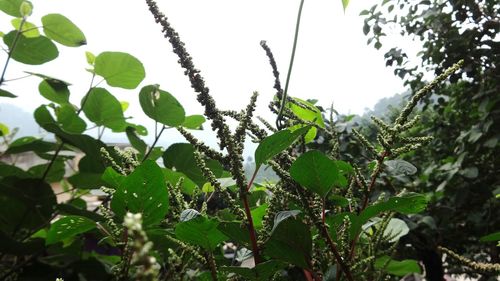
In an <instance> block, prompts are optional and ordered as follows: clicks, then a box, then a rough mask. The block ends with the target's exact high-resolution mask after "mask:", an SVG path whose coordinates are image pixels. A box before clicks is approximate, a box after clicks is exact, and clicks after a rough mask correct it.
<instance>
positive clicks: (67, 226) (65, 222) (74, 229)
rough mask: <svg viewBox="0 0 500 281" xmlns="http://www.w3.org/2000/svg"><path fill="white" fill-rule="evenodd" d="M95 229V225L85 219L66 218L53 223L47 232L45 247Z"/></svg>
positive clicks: (77, 217)
mask: <svg viewBox="0 0 500 281" xmlns="http://www.w3.org/2000/svg"><path fill="white" fill-rule="evenodd" d="M95 227H96V223H95V222H94V221H92V220H90V219H88V218H86V217H80V216H67V217H64V218H61V219H59V220H57V221H56V222H54V223H53V224H52V225H51V226H50V229H49V231H48V232H47V240H46V241H45V243H46V244H47V245H50V244H54V243H57V242H60V241H63V240H65V239H68V238H71V237H74V236H75V235H78V234H81V233H85V232H87V231H89V230H92V229H94V228H95Z"/></svg>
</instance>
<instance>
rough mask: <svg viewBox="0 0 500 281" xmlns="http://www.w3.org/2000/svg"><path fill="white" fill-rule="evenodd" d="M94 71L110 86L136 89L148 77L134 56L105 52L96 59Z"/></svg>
mask: <svg viewBox="0 0 500 281" xmlns="http://www.w3.org/2000/svg"><path fill="white" fill-rule="evenodd" d="M94 71H95V73H96V74H97V75H100V76H102V77H103V78H104V79H105V80H106V82H107V83H108V85H110V86H112V87H120V88H124V89H135V88H136V87H137V86H139V84H140V83H141V82H142V80H143V79H144V77H145V76H146V72H145V70H144V66H143V65H142V63H141V62H140V61H139V60H138V59H137V58H135V57H134V56H132V55H129V54H127V53H122V52H103V53H101V54H99V55H98V56H97V57H96V58H95V62H94Z"/></svg>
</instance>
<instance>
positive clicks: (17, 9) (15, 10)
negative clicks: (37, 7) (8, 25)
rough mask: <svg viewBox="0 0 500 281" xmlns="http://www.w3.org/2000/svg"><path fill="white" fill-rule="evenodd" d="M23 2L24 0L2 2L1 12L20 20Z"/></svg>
mask: <svg viewBox="0 0 500 281" xmlns="http://www.w3.org/2000/svg"><path fill="white" fill-rule="evenodd" d="M23 2H24V0H0V10H1V11H2V12H4V13H6V14H7V15H9V16H13V17H16V18H20V17H22V15H21V4H22V3H23Z"/></svg>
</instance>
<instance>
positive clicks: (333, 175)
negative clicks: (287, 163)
mask: <svg viewBox="0 0 500 281" xmlns="http://www.w3.org/2000/svg"><path fill="white" fill-rule="evenodd" d="M290 175H291V176H292V178H293V179H294V180H295V181H296V182H298V183H299V184H300V185H302V186H304V187H305V188H307V189H309V190H311V191H313V192H315V193H316V194H318V195H319V196H321V197H323V198H325V197H326V195H327V194H328V192H330V190H332V188H333V187H334V185H335V184H336V183H337V182H338V179H339V170H338V168H337V165H336V164H335V162H334V161H333V160H331V159H330V158H328V157H327V156H326V155H324V154H323V153H322V152H320V151H318V150H311V151H308V152H306V153H304V154H302V155H301V156H300V157H299V158H297V160H295V162H294V163H293V164H292V166H291V167H290Z"/></svg>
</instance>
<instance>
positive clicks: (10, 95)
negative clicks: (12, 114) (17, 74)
mask: <svg viewBox="0 0 500 281" xmlns="http://www.w3.org/2000/svg"><path fill="white" fill-rule="evenodd" d="M0 97H6V98H15V97H17V96H16V95H14V94H13V93H11V92H9V91H5V90H2V89H0Z"/></svg>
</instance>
